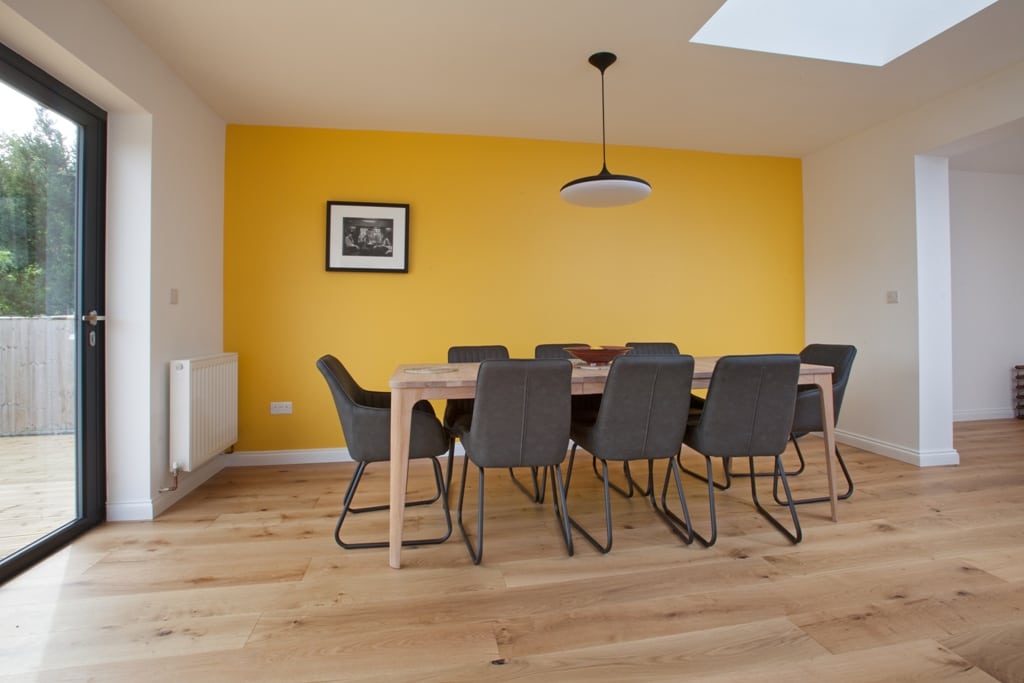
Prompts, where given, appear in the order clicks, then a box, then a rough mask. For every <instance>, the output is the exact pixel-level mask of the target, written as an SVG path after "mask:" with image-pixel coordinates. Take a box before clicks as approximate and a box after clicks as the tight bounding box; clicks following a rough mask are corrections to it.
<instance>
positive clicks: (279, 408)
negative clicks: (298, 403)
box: [270, 401, 292, 415]
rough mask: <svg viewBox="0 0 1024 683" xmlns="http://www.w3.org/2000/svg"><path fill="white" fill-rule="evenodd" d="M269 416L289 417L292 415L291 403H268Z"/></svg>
mask: <svg viewBox="0 0 1024 683" xmlns="http://www.w3.org/2000/svg"><path fill="white" fill-rule="evenodd" d="M270 414H271V415H291V414H292V402H291V401H271V402H270Z"/></svg>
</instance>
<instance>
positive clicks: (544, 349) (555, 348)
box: [533, 342, 590, 358]
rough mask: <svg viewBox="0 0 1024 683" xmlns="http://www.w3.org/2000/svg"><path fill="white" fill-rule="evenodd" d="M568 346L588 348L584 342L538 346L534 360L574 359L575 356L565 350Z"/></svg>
mask: <svg viewBox="0 0 1024 683" xmlns="http://www.w3.org/2000/svg"><path fill="white" fill-rule="evenodd" d="M566 346H587V347H589V346H590V344H584V343H583V342H566V343H565V344H537V346H536V348H534V350H533V357H534V358H572V357H573V355H572V354H571V353H569V352H568V351H566V350H565V347H566Z"/></svg>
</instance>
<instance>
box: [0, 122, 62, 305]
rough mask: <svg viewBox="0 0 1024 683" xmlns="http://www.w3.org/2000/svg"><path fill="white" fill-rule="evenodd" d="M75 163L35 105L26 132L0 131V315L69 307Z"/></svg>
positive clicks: (58, 133) (60, 138)
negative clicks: (33, 117)
mask: <svg viewBox="0 0 1024 683" xmlns="http://www.w3.org/2000/svg"><path fill="white" fill-rule="evenodd" d="M76 162H77V157H76V150H75V148H74V147H72V148H70V149H69V148H68V147H67V146H66V145H65V142H64V136H63V135H62V134H61V133H60V131H59V130H57V128H56V127H55V125H54V122H53V120H52V119H51V118H50V117H49V115H48V114H47V113H46V111H45V110H44V109H42V108H38V109H36V120H35V124H34V126H33V129H32V132H31V133H27V134H8V133H0V315H5V316H33V315H63V314H68V313H73V312H74V307H75V244H76V240H75V216H76V200H77V184H78V169H77V163H76Z"/></svg>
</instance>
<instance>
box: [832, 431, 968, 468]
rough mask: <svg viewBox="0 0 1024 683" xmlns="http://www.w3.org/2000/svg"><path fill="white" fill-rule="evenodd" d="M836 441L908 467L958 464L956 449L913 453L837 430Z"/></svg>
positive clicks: (958, 457)
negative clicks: (902, 463)
mask: <svg viewBox="0 0 1024 683" xmlns="http://www.w3.org/2000/svg"><path fill="white" fill-rule="evenodd" d="M836 441H838V442H839V443H844V444H848V445H850V446H853V447H854V448H859V449H861V450H864V451H871V452H872V453H877V454H878V455H884V456H885V457H887V458H892V459H893V460H899V461H900V462H905V463H908V464H910V465H916V466H917V467H940V466H945V465H959V464H960V454H959V453H958V452H957V451H956V449H949V450H934V451H914V450H910V449H909V448H903V447H902V446H897V445H895V444H891V443H886V442H884V441H878V440H877V439H872V438H869V437H865V436H860V435H857V434H850V433H849V432H842V431H840V430H838V429H837V430H836Z"/></svg>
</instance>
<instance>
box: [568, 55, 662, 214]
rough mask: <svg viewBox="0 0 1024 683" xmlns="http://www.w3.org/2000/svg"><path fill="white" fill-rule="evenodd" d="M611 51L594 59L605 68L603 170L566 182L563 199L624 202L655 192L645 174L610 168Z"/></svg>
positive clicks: (606, 203)
mask: <svg viewBox="0 0 1024 683" xmlns="http://www.w3.org/2000/svg"><path fill="white" fill-rule="evenodd" d="M615 60H616V57H615V55H614V54H612V53H611V52H595V53H594V54H592V55H590V60H589V61H590V63H591V64H593V65H594V66H595V67H597V70H598V71H600V72H601V172H600V173H598V174H597V175H592V176H587V177H585V178H577V179H576V180H571V181H569V182H567V183H566V184H565V185H563V186H562V189H561V195H562V199H564V200H565V201H567V202H569V203H570V204H578V205H580V206H593V207H605V206H623V205H625V204H632V203H633V202H638V201H640V200H641V199H644V198H645V197H646V196H647V195H649V194H650V193H651V185H650V183H648V182H647V181H646V180H643V179H642V178H637V177H635V176H631V175H618V174H615V173H610V172H609V171H608V155H607V151H606V149H605V148H606V142H605V122H604V72H605V69H607V68H608V67H610V66H611V65H612V64H614V63H615Z"/></svg>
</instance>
